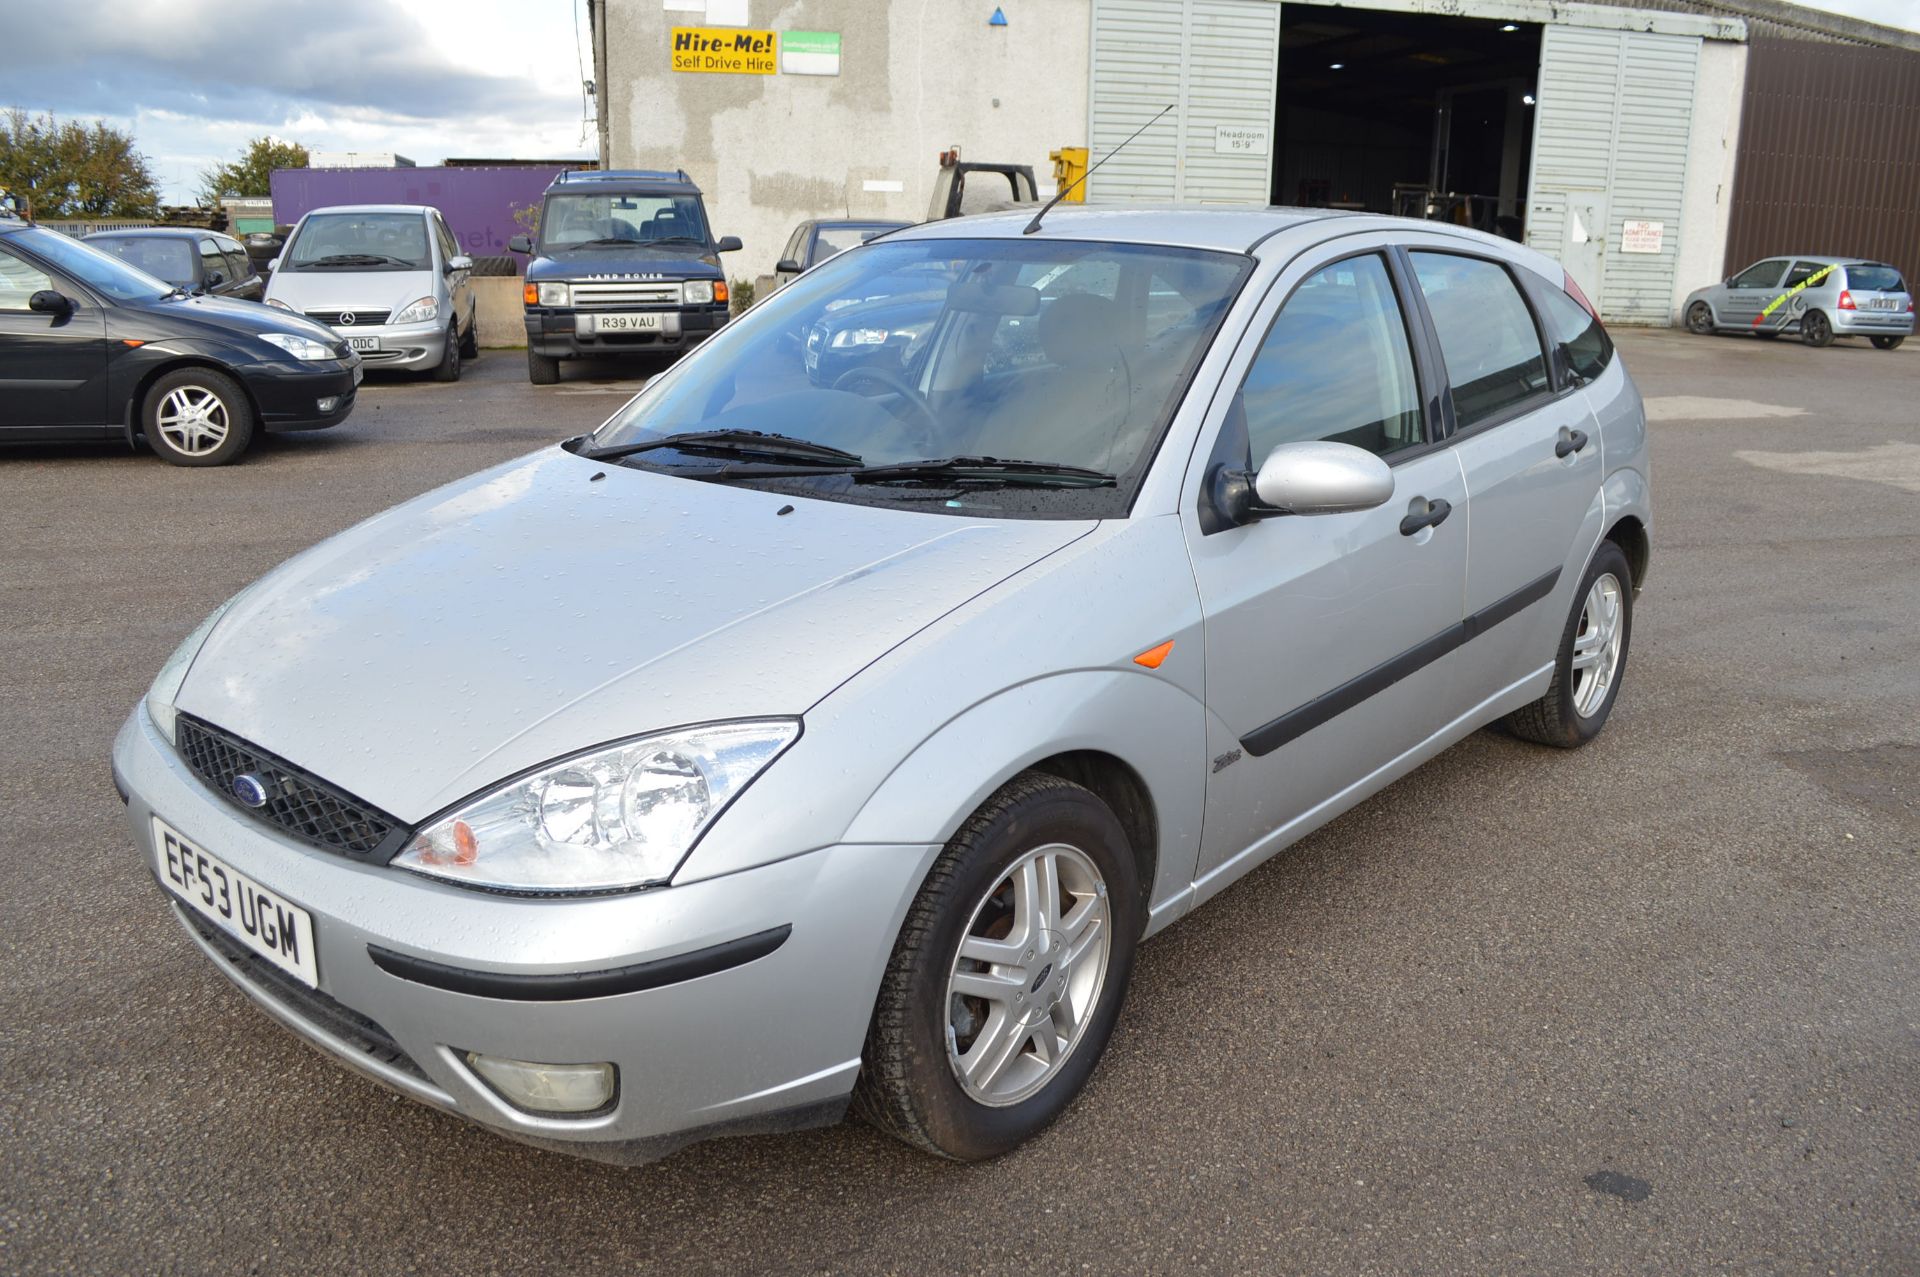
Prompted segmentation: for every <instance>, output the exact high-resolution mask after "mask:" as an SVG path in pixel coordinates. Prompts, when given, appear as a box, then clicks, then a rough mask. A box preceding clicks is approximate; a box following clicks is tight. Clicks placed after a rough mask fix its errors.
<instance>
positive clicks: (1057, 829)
mask: <svg viewBox="0 0 1920 1277" xmlns="http://www.w3.org/2000/svg"><path fill="white" fill-rule="evenodd" d="M1140 926H1141V909H1140V888H1139V870H1138V867H1137V866H1136V864H1135V861H1134V856H1133V852H1132V850H1131V848H1130V847H1129V846H1128V843H1127V837H1126V834H1125V833H1124V832H1123V831H1122V829H1121V828H1120V822H1119V821H1118V820H1117V819H1116V818H1115V817H1114V814H1113V812H1112V811H1111V810H1110V809H1109V808H1108V807H1107V805H1106V804H1105V803H1103V802H1101V801H1100V799H1099V798H1097V797H1095V796H1094V795H1093V794H1092V793H1091V792H1090V791H1088V790H1086V789H1084V788H1082V787H1081V786H1079V785H1076V784H1074V783H1073V782H1071V781H1067V780H1062V779H1060V778H1059V777H1056V776H1048V775H1042V774H1040V773H1037V772H1029V773H1026V774H1024V775H1021V776H1018V777H1015V778H1014V779H1013V780H1012V781H1010V782H1008V784H1007V785H1006V786H1005V787H1004V788H1002V789H1001V790H1000V791H999V792H998V793H996V794H995V795H994V796H993V797H992V798H990V799H989V800H988V801H987V802H986V804H985V805H984V806H982V807H981V808H980V810H979V811H977V812H975V813H974V814H973V816H972V817H970V818H969V819H968V820H967V822H966V823H965V824H964V825H962V826H961V828H960V831H959V832H958V833H956V834H955V835H954V837H953V840H952V841H951V842H949V843H948V844H947V846H946V849H945V850H944V851H942V852H941V854H940V858H939V859H938V860H936V861H935V862H934V866H933V869H932V871H931V872H930V873H929V874H928V876H927V881H926V882H925V883H924V884H923V885H922V887H921V889H920V894H919V895H918V896H917V897H916V898H915V900H914V902H913V905H912V907H911V908H910V909H909V910H908V912H907V918H906V922H905V924H904V925H903V926H902V928H901V931H900V936H899V939H898V940H897V942H896V943H895V945H894V949H893V956H892V958H891V960H890V961H889V962H888V964H887V970H886V975H885V977H884V978H883V980H882V982H881V987H880V996H879V999H878V1002H877V1003H876V1005H875V1007H874V1015H873V1023H872V1027H871V1028H870V1029H869V1031H868V1034H867V1044H866V1051H865V1055H864V1059H865V1068H864V1071H863V1072H862V1074H861V1077H860V1083H859V1087H858V1089H857V1091H856V1102H857V1104H858V1106H859V1109H860V1112H861V1113H862V1114H863V1115H864V1116H865V1117H866V1118H867V1120H868V1121H870V1122H872V1123H873V1124H874V1125H875V1126H877V1127H879V1128H880V1129H881V1130H883V1131H886V1132H887V1133H888V1134H890V1135H893V1136H895V1137H896V1138H899V1139H901V1140H904V1141H906V1142H907V1143H909V1144H912V1145H915V1146H916V1147H918V1148H921V1149H924V1150H926V1151H927V1152H930V1153H936V1154H939V1155H940V1156H942V1157H951V1158H955V1159H958V1160H961V1161H975V1160H978V1159H981V1158H987V1157H994V1156H997V1155H998V1154H1001V1153H1004V1152H1006V1151H1008V1150H1009V1149H1012V1148H1013V1147H1015V1146H1016V1145H1018V1144H1020V1143H1021V1142H1022V1141H1024V1140H1026V1139H1028V1138H1029V1137H1031V1136H1033V1135H1035V1134H1037V1133H1038V1132H1039V1131H1041V1130H1042V1129H1044V1128H1045V1127H1046V1126H1047V1125H1048V1123H1050V1122H1052V1121H1053V1120H1054V1119H1055V1118H1057V1117H1058V1116H1059V1115H1060V1113H1061V1112H1062V1111H1063V1110H1064V1109H1065V1108H1066V1107H1067V1105H1068V1104H1069V1103H1070V1102H1071V1101H1072V1100H1073V1097H1074V1096H1075V1095H1077V1094H1078V1093H1079V1091H1080V1089H1081V1087H1082V1086H1084V1085H1085V1084H1086V1081H1087V1078H1088V1077H1089V1076H1090V1075H1091V1074H1092V1072H1093V1069H1094V1066H1095V1065H1096V1064H1097V1063H1099V1060H1100V1055H1101V1052H1102V1051H1104V1050H1105V1049H1106V1045H1107V1039H1108V1037H1109V1036H1110V1035H1111V1034H1112V1032H1113V1025H1114V1020H1115V1019H1116V1017H1118V1015H1119V1013H1120V1005H1121V1003H1122V1002H1123V1001H1124V999H1125V997H1126V990H1127V982H1128V979H1129V977H1130V976H1131V975H1132V972H1133V956H1134V947H1135V945H1136V943H1137V942H1138V939H1139V934H1140Z"/></svg>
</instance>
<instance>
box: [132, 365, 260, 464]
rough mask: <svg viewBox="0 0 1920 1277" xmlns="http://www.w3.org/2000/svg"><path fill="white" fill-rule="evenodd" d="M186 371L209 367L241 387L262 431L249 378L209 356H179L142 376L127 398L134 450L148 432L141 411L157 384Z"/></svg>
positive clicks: (256, 424)
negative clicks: (145, 432)
mask: <svg viewBox="0 0 1920 1277" xmlns="http://www.w3.org/2000/svg"><path fill="white" fill-rule="evenodd" d="M183 368H205V369H206V370H207V371H209V372H217V373H219V374H220V375H221V376H222V377H225V378H226V379H227V380H228V381H231V382H232V383H233V384H234V385H236V386H238V387H240V393H241V394H243V395H245V396H246V398H247V408H248V410H249V411H251V412H252V413H253V420H254V428H255V429H256V430H259V429H261V428H262V427H261V424H260V423H261V416H260V401H259V400H258V399H256V398H255V397H254V394H253V387H252V386H249V385H248V384H247V379H246V378H245V377H242V376H241V375H240V374H239V373H237V372H235V371H234V370H233V369H232V368H231V367H230V366H229V365H227V364H223V363H221V362H220V361H219V360H218V359H214V358H211V357H209V356H207V355H176V356H174V357H173V358H170V359H168V360H166V361H165V362H163V363H158V364H155V365H154V366H153V367H151V368H149V369H147V370H146V371H145V372H143V373H141V374H140V379H139V380H138V381H136V382H134V383H133V389H132V391H131V392H129V393H128V395H127V413H126V420H125V423H124V424H125V426H126V431H127V446H128V447H132V446H133V442H134V440H135V439H137V438H138V437H139V436H140V435H141V434H142V433H144V431H145V427H144V426H143V425H142V423H141V411H140V410H141V408H142V407H143V406H145V404H146V401H147V396H148V395H149V394H151V393H152V392H153V383H154V382H156V381H159V380H160V379H161V378H162V377H164V376H166V375H167V374H168V373H170V372H179V371H180V370H181V369H183Z"/></svg>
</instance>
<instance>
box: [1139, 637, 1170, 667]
mask: <svg viewBox="0 0 1920 1277" xmlns="http://www.w3.org/2000/svg"><path fill="white" fill-rule="evenodd" d="M1172 650H1173V640H1172V639H1168V640H1167V641H1166V642H1164V643H1162V644H1161V645H1160V646H1159V647H1150V648H1148V649H1147V650H1146V651H1144V652H1142V653H1140V655H1138V656H1136V657H1134V658H1133V663H1134V664H1135V665H1144V666H1146V667H1147V668H1148V669H1150V670H1157V669H1159V668H1160V662H1162V661H1164V660H1166V659H1167V653H1168V652H1171V651H1172Z"/></svg>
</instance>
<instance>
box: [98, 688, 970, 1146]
mask: <svg viewBox="0 0 1920 1277" xmlns="http://www.w3.org/2000/svg"><path fill="white" fill-rule="evenodd" d="M113 767H114V773H115V776H116V778H117V781H118V783H119V784H121V785H122V786H124V788H125V790H126V793H127V798H128V801H127V812H128V818H129V821H130V823H131V827H132V832H133V837H134V841H135V844H136V845H137V846H138V847H139V848H140V850H141V853H142V854H143V855H144V856H145V857H146V859H147V863H148V867H149V869H150V870H152V871H154V872H155V874H156V876H157V875H158V874H159V873H160V872H161V869H160V862H159V851H158V849H157V848H156V845H155V837H154V832H153V821H152V817H154V816H155V815H158V816H159V817H160V818H161V819H162V820H164V821H166V822H167V823H168V824H169V825H171V826H172V827H173V828H174V829H176V830H178V831H179V832H180V833H181V834H182V835H184V836H185V837H186V838H187V839H189V840H191V841H192V842H194V843H196V844H198V845H199V846H200V847H202V848H204V849H205V850H206V851H208V852H211V853H213V854H214V855H217V856H219V857H220V858H221V859H222V860H224V861H226V862H227V863H228V864H229V865H231V866H233V867H234V868H235V869H238V870H239V871H240V872H242V873H244V874H247V875H248V876H250V877H252V878H254V879H255V880H257V881H259V882H260V883H261V884H263V885H265V886H267V887H268V888H269V889H271V890H274V891H278V892H281V893H284V894H285V896H286V897H287V898H288V899H289V900H291V901H293V902H295V903H297V904H299V905H300V906H301V907H303V908H305V909H307V910H309V911H310V912H311V913H312V915H313V927H314V949H315V955H316V958H317V962H318V970H319V980H320V986H319V989H318V990H317V993H316V992H315V991H308V990H306V989H305V987H304V986H302V985H298V984H295V983H293V982H292V981H291V980H290V979H289V978H288V977H285V976H281V977H279V979H278V980H276V979H274V976H275V974H277V973H276V972H275V971H274V970H273V969H272V968H270V967H267V964H265V963H264V962H259V961H256V962H254V963H249V962H248V961H246V958H245V951H244V950H241V949H239V948H238V946H237V945H235V944H234V943H233V942H231V941H227V942H226V943H225V944H222V943H221V941H222V939H223V933H219V932H218V931H217V929H215V928H213V927H212V925H211V924H210V923H208V922H206V920H204V919H201V918H199V916H198V915H197V914H193V913H192V912H191V911H189V910H186V909H185V908H184V907H183V906H181V905H179V904H178V903H177V902H176V901H174V898H173V897H172V896H171V895H170V894H169V895H168V896H167V899H168V901H169V905H170V907H171V908H172V909H173V910H174V911H175V912H176V916H178V917H179V920H180V921H182V922H183V923H185V924H187V927H188V931H189V934H190V935H191V936H192V938H193V940H194V942H195V943H196V944H197V945H198V946H199V947H200V948H201V950H202V951H203V952H204V953H205V954H206V955H207V956H208V957H209V958H210V959H212V960H213V961H214V963H215V965H216V966H218V967H219V968H220V970H221V971H222V972H223V973H224V974H225V975H227V977H228V978H229V979H231V980H233V981H234V983H236V984H238V985H239V986H240V987H241V989H242V990H243V991H244V992H245V993H246V994H247V995H248V996H249V997H251V998H252V999H253V1000H254V1001H255V1002H257V1003H259V1004H260V1005H261V1006H262V1007H263V1008H264V1009H265V1010H266V1011H267V1012H268V1013H269V1014H271V1015H272V1016H273V1017H274V1018H275V1019H277V1020H279V1021H280V1022H281V1023H282V1024H283V1025H285V1026H286V1027H288V1028H290V1029H292V1030H293V1031H294V1032H295V1033H297V1034H299V1035H300V1036H301V1037H302V1038H304V1039H305V1040H306V1041H307V1042H308V1043H309V1044H311V1045H313V1046H315V1047H317V1048H319V1049H320V1050H322V1051H325V1052H326V1053H328V1054H329V1055H332V1056H334V1057H335V1058H336V1059H338V1060H341V1061H342V1062H344V1063H346V1064H348V1065H350V1066H352V1067H354V1068H356V1069H358V1070H359V1071H360V1072H362V1073H364V1074H367V1075H368V1076H371V1077H373V1078H375V1079H377V1080H379V1081H381V1082H383V1083H385V1084H387V1085H388V1086H390V1087H392V1088H394V1089H395V1090H398V1091H401V1092H403V1093H405V1094H407V1095H409V1096H412V1097H413V1098H414V1099H417V1100H420V1101H421V1102H423V1103H426V1104H430V1105H433V1106H434V1107H436V1108H440V1109H444V1110H446V1111H448V1112H451V1113H457V1114H460V1115H461V1116H463V1117H466V1118H469V1119H471V1120H472V1121H475V1122H478V1123H480V1124H482V1125H484V1126H486V1127H489V1128H491V1129H492V1130H494V1131H497V1132H499V1133H500V1134H503V1135H507V1136H509V1137H511V1138H514V1139H519V1140H523V1141H527V1142H531V1143H536V1144H540V1145H543V1146H548V1147H555V1148H561V1149H563V1150H564V1151H567V1152H572V1153H577V1154H581V1155H584V1156H588V1157H595V1158H599V1159H601V1160H606V1161H620V1162H628V1161H644V1160H649V1159H651V1158H654V1157H659V1156H663V1155H664V1154H666V1153H668V1152H671V1151H672V1150H673V1149H675V1148H678V1147H680V1146H681V1145H682V1144H685V1143H687V1142H690V1141H691V1140H694V1139H699V1138H702V1137H704V1136H706V1135H711V1134H723V1133H744V1132H750V1131H762V1130H769V1129H785V1128H790V1127H794V1126H800V1125H813V1124H820V1123H824V1122H830V1121H833V1120H837V1118H838V1117H839V1116H840V1114H841V1113H842V1112H843V1111H844V1109H845V1106H846V1101H847V1097H848V1095H849V1093H850V1092H851V1090H852V1088H853V1083H854V1079H855V1078H856V1076H857V1075H858V1073H859V1069H860V1050H861V1045H862V1043H863V1041H864V1040H865V1036H866V1032H867V1027H868V1020H869V1017H870V1015H871V1013H872V1008H873V999H874V996H875V993H876V991H877V989H878V988H879V983H880V976H881V973H882V971H883V969H884V967H885V964H886V961H887V957H888V955H889V953H890V952H891V949H892V946H893V940H894V937H895V935H896V934H897V932H898V930H899V925H900V920H901V919H902V917H904V915H905V912H906V908H907V905H908V904H909V902H910V901H911V899H912V896H913V893H914V891H915V890H916V889H917V888H918V886H919V883H920V881H921V879H922V877H923V876H924V874H925V872H926V869H927V867H928V866H929V865H930V864H931V863H932V860H933V857H934V856H935V855H936V854H937V853H938V848H937V847H925V846H913V845H907V846H880V845H856V846H839V847H827V848H821V849H818V850H814V851H809V852H806V853H804V854H800V855H796V856H793V857H791V858H790V859H787V860H783V861H779V862H777V863H775V864H771V865H766V866H762V867H760V868H757V869H752V870H748V871H744V872H741V873H737V874H732V875H727V876H724V877H720V878H712V879H707V880H705V881H702V882H697V883H690V884H688V885H685V886H678V887H669V888H664V889H659V890H653V891H643V892H635V893H630V894H625V895H616V896H600V897H589V898H576V899H567V900H556V899H536V898H525V897H513V896H505V895H499V894H493V893H487V892H479V891H471V890H466V889H462V888H458V887H453V886H446V885H442V884H439V883H435V882H433V881H431V880H429V879H426V878H422V877H420V876H418V875H415V874H411V873H408V872H406V871H404V870H398V869H392V868H387V867H378V866H368V865H362V864H358V863H355V862H352V861H349V860H347V859H345V858H343V857H340V856H336V855H332V854H329V853H327V852H323V851H319V850H316V849H313V848H310V847H307V846H306V845H304V844H302V843H298V842H295V841H293V840H291V839H289V838H287V837H285V836H283V835H282V834H280V833H279V832H278V831H277V830H275V829H273V828H272V827H270V826H268V825H265V824H263V823H262V822H260V821H257V820H255V819H254V818H252V817H251V816H250V815H248V814H247V813H245V812H243V811H242V810H240V809H239V808H238V807H237V806H235V805H233V804H231V803H229V802H227V801H225V800H224V799H222V798H220V797H218V796H216V795H215V794H213V793H212V792H211V791H210V790H208V789H207V788H206V787H205V786H204V785H203V784H202V783H201V782H200V781H199V779H198V778H197V777H196V776H194V775H193V773H192V772H191V771H189V770H188V769H187V767H186V765H185V763H184V762H183V761H182V760H181V759H180V757H179V755H178V754H177V753H176V752H175V751H174V749H173V747H172V746H171V745H170V744H169V743H168V742H167V741H166V739H165V738H164V737H162V736H161V735H160V734H159V731H158V730H157V729H156V728H155V727H154V726H153V724H152V722H151V721H150V720H149V718H148V716H147V712H146V707H145V705H144V703H143V704H141V705H139V706H136V707H135V709H134V712H133V714H132V715H131V716H130V717H129V718H128V720H127V722H126V724H125V725H124V726H123V727H122V728H121V731H120V736H119V739H118V740H117V741H116V742H115V745H114V755H113ZM782 927H791V931H790V932H789V933H788V934H787V935H786V936H785V937H784V939H783V940H782V941H781V942H780V943H779V944H778V946H777V947H776V948H774V949H773V950H772V951H771V952H765V953H764V954H762V955H761V956H756V957H752V958H751V959H749V960H747V961H744V962H742V963H739V964H737V965H731V966H726V967H724V969H719V970H714V971H712V972H711V973H709V974H700V973H698V972H697V971H696V972H695V973H694V974H692V975H690V976H688V978H683V979H677V980H674V981H673V982H670V983H665V984H657V985H655V986H653V987H646V988H644V989H642V990H641V991H638V992H630V993H618V994H613V995H608V996H583V997H579V998H573V999H565V1000H538V1001H535V1000H521V999H516V998H509V997H496V996H482V995H479V994H476V993H471V992H460V991H456V990H455V989H450V988H443V987H434V986H433V985H430V984H425V983H419V982H417V980H416V979H408V978H402V977H401V976H399V975H395V974H392V973H390V971H389V970H387V969H385V968H383V966H382V965H381V964H380V963H379V962H377V961H376V959H375V956H374V955H373V954H372V953H371V952H370V947H372V948H373V949H379V950H383V951H386V954H387V955H389V956H388V958H387V961H388V963H389V965H391V957H390V955H392V954H401V955H405V956H407V957H410V958H413V959H416V960H424V961H425V962H426V963H429V964H438V965H439V966H441V967H451V968H457V969H459V970H461V971H464V972H470V973H481V975H482V976H483V978H484V977H485V976H487V975H492V976H505V977H506V978H507V981H509V982H510V981H512V980H514V979H515V978H524V977H541V976H548V977H551V976H558V975H564V974H569V973H587V972H605V971H609V970H612V969H626V968H633V967H648V968H649V969H651V970H653V971H655V972H656V973H658V972H659V971H661V970H662V969H663V968H662V967H661V966H659V965H653V964H663V963H664V964H666V966H667V967H671V965H672V962H671V960H673V959H676V958H684V957H685V956H686V955H690V954H693V955H698V954H703V953H706V952H708V951H710V950H713V949H715V948H716V947H724V946H725V945H727V944H728V943H729V942H738V941H740V940H742V939H743V938H746V937H754V936H758V935H761V934H762V933H765V932H768V931H777V930H778V929H780V928H782ZM761 947H762V948H764V945H763V946H761ZM709 965H711V964H709ZM260 967H267V969H266V970H265V971H262V970H259V969H257V968H260ZM551 983H552V982H551V981H549V982H545V984H544V985H543V987H546V986H550V984H551ZM583 991H584V992H588V993H592V992H594V989H593V988H592V987H591V986H589V987H588V988H587V989H585V990H583ZM550 994H551V988H550V987H547V993H546V995H543V996H548V995H550ZM369 1026H371V1027H369ZM467 1051H480V1052H483V1053H485V1054H488V1055H494V1056H504V1057H508V1058H512V1059H522V1060H536V1061H541V1062H544V1063H554V1064H565V1063H594V1062H599V1061H609V1062H611V1063H613V1064H614V1065H615V1066H616V1068H618V1070H619V1092H618V1095H617V1096H616V1098H615V1100H614V1102H613V1104H612V1106H611V1107H610V1108H608V1109H604V1110H602V1111H600V1112H598V1113H594V1114H590V1115H587V1116H583V1117H578V1118H564V1117H549V1116H537V1115H534V1114H530V1113H526V1112H523V1111H521V1110H519V1109H516V1108H514V1107H513V1106H512V1105H510V1104H508V1103H507V1102H506V1101H505V1100H503V1099H502V1098H501V1097H500V1096H498V1095H497V1094H496V1093H495V1092H494V1091H493V1090H492V1089H490V1088H489V1087H488V1086H487V1085H486V1084H484V1083H483V1082H481V1081H480V1079H479V1078H478V1077H477V1076H475V1075H474V1074H473V1073H472V1072H471V1071H470V1070H469V1069H468V1067H467V1065H466V1064H465V1063H464V1054H465V1052H467Z"/></svg>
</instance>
